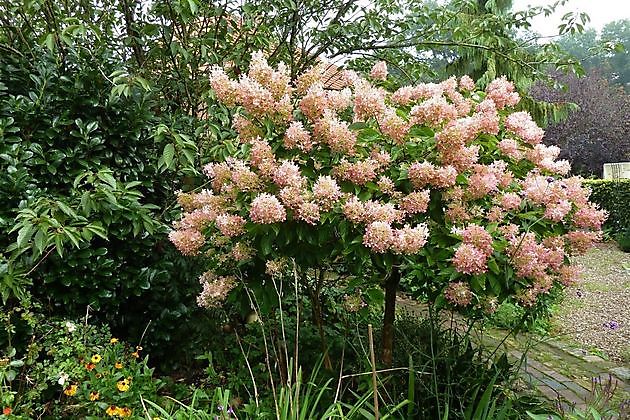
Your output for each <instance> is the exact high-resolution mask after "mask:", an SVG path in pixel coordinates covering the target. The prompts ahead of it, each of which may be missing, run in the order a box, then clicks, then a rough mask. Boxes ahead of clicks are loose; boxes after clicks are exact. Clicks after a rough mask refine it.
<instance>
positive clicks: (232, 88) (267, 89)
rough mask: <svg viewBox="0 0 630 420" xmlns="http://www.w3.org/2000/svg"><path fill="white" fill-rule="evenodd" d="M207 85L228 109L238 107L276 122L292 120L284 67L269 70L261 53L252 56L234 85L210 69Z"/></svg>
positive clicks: (216, 68)
mask: <svg viewBox="0 0 630 420" xmlns="http://www.w3.org/2000/svg"><path fill="white" fill-rule="evenodd" d="M210 85H211V86H212V89H213V90H214V91H215V93H216V95H217V98H218V99H219V100H221V101H222V102H223V103H225V104H226V105H228V106H234V105H241V106H243V108H244V109H245V110H246V111H247V113H248V114H249V115H251V116H253V117H256V118H264V117H271V118H272V119H273V120H274V121H277V122H279V123H283V122H287V121H290V120H291V119H292V114H293V106H292V104H291V100H290V95H291V94H292V91H293V89H292V88H291V86H290V76H289V73H288V70H287V68H286V66H278V69H277V70H274V69H272V68H271V67H270V66H269V65H268V64H267V60H266V59H265V58H264V56H263V54H262V53H254V54H253V55H252V63H251V66H250V70H249V72H248V74H247V75H243V76H241V78H240V80H239V81H238V82H234V81H232V80H230V78H229V77H228V76H227V75H226V74H225V71H224V70H223V69H221V68H219V67H214V68H213V69H212V70H211V72H210Z"/></svg>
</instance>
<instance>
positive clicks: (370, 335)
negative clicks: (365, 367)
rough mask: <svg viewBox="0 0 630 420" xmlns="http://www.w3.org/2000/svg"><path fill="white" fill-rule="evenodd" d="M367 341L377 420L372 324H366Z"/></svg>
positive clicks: (375, 417)
mask: <svg viewBox="0 0 630 420" xmlns="http://www.w3.org/2000/svg"><path fill="white" fill-rule="evenodd" d="M368 340H369V341H370V362H371V364H372V390H373V392H374V419H375V420H378V418H379V412H378V392H377V388H376V358H375V357H374V338H373V336H372V324H368Z"/></svg>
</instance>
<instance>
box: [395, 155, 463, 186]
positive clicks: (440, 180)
mask: <svg viewBox="0 0 630 420" xmlns="http://www.w3.org/2000/svg"><path fill="white" fill-rule="evenodd" d="M407 173H408V176H409V180H410V181H411V184H412V185H413V187H414V188H423V187H425V186H427V185H432V186H434V187H436V188H448V187H452V186H453V185H455V181H456V178H457V169H455V168H454V167H453V166H439V167H436V166H435V165H434V164H432V163H431V162H427V161H424V162H421V163H420V162H415V163H413V164H412V165H411V166H409V169H408V171H407Z"/></svg>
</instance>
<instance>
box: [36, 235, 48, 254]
mask: <svg viewBox="0 0 630 420" xmlns="http://www.w3.org/2000/svg"><path fill="white" fill-rule="evenodd" d="M47 239H48V238H47V237H46V231H44V230H43V229H38V230H37V233H36V234H35V239H34V242H35V249H36V250H37V253H38V254H39V255H41V254H42V253H43V252H44V249H45V248H46V244H47V242H48V240H47Z"/></svg>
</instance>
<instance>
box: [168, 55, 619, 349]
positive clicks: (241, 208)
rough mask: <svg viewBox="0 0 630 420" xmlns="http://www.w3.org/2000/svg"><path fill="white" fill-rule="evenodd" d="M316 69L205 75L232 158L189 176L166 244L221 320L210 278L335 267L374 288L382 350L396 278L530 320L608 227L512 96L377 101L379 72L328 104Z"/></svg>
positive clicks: (455, 301) (467, 83)
mask: <svg viewBox="0 0 630 420" xmlns="http://www.w3.org/2000/svg"><path fill="white" fill-rule="evenodd" d="M324 70H325V67H324V66H322V65H319V66H315V67H314V68H312V69H310V70H309V71H307V72H306V73H305V74H303V75H301V76H299V77H298V78H297V80H294V81H291V80H290V77H289V74H288V72H287V69H286V68H285V67H284V66H282V65H281V66H279V67H278V68H277V69H274V68H271V67H270V66H269V65H268V64H267V62H266V60H265V59H264V57H263V55H262V54H261V53H258V54H255V55H254V57H253V60H252V64H251V67H250V69H249V72H248V73H247V74H245V75H241V76H240V78H239V79H238V80H234V79H232V78H230V77H229V76H228V75H227V74H226V73H225V72H224V70H222V69H221V68H214V69H213V70H212V72H211V80H210V82H211V85H212V88H213V90H214V94H215V95H216V98H217V99H218V100H219V101H220V102H222V103H223V104H224V105H226V106H228V107H230V108H232V109H233V110H234V112H235V113H236V117H235V118H234V128H235V130H236V133H237V138H238V140H239V141H240V144H241V146H240V147H239V148H238V150H237V151H236V153H233V155H232V156H231V157H229V158H227V159H225V161H221V162H213V163H209V164H208V165H206V166H205V167H204V168H203V172H204V174H205V175H206V176H207V177H208V178H209V184H210V186H211V188H209V189H204V190H201V191H197V192H187V193H181V194H180V196H179V201H180V204H181V205H182V208H183V209H184V214H183V216H182V219H181V221H179V222H177V223H176V224H175V229H174V230H173V232H172V233H171V235H170V239H171V241H172V242H173V243H174V244H175V246H176V247H177V248H179V249H180V251H181V252H182V253H184V254H186V255H201V256H203V257H204V258H205V259H206V260H207V261H208V266H209V269H210V271H211V272H212V273H213V274H212V275H208V274H205V275H204V281H203V283H204V294H205V295H207V294H208V292H207V290H216V291H225V294H224V295H221V296H219V293H218V292H217V293H214V294H213V295H212V298H211V299H208V298H206V297H205V295H204V296H203V297H201V298H200V299H199V302H200V304H202V305H207V306H216V305H220V304H221V303H222V302H223V301H224V299H225V297H226V296H227V294H228V292H229V291H230V290H233V289H238V288H240V287H242V284H243V283H241V285H237V284H236V283H235V282H233V283H230V285H231V287H224V285H223V284H221V285H217V286H216V287H212V285H210V284H209V283H208V281H209V280H208V279H211V278H216V279H217V280H216V281H222V282H225V280H224V279H225V276H233V275H235V273H237V272H238V273H242V274H243V275H242V276H240V281H241V282H244V283H248V284H253V283H261V282H262V281H263V278H264V277H265V274H264V270H265V263H266V262H267V261H271V260H277V259H281V258H289V259H294V260H295V262H296V263H297V265H298V267H299V268H301V269H306V268H308V267H320V268H321V267H332V266H334V267H336V270H337V271H338V272H346V273H353V274H355V275H356V274H360V276H361V277H362V278H365V279H366V281H375V280H376V281H378V280H380V281H381V282H383V283H384V285H385V291H386V298H385V302H386V309H385V321H384V327H383V340H384V342H385V343H384V346H385V347H387V341H388V340H390V338H388V334H391V332H388V325H389V324H391V323H392V321H393V304H394V302H395V292H396V288H397V286H398V283H399V282H400V279H401V277H407V278H408V279H409V280H410V281H412V282H413V281H415V282H416V283H417V285H418V289H419V290H422V291H423V293H425V294H426V296H428V297H429V299H430V300H431V301H433V302H434V303H435V304H437V305H438V306H451V307H455V308H457V309H459V310H462V311H472V312H475V311H478V312H482V311H488V310H490V311H491V310H492V308H496V306H497V304H498V303H500V302H502V301H504V300H512V301H518V302H520V303H521V304H522V305H524V306H533V305H536V304H537V303H538V302H539V301H540V300H541V297H542V296H544V295H545V294H547V293H548V292H549V291H550V290H551V289H552V288H553V287H555V286H559V285H562V284H568V283H569V282H570V281H571V280H572V279H571V278H568V277H570V276H572V275H574V274H575V273H576V270H574V269H573V268H572V266H571V262H570V256H571V255H573V254H575V253H581V252H584V251H585V250H586V249H588V247H589V246H590V245H591V244H592V243H593V241H596V240H598V239H599V238H600V235H601V226H602V223H603V222H604V220H605V218H606V214H605V212H604V211H602V210H600V209H599V208H598V207H597V206H596V205H594V204H592V203H590V202H589V190H588V189H586V188H583V187H582V179H581V178H579V177H570V178H565V176H566V174H567V173H568V172H569V169H570V168H569V164H568V162H566V161H562V160H560V161H558V160H556V158H557V157H558V154H559V149H558V148H557V147H554V146H545V145H543V144H542V143H541V140H542V138H543V135H544V132H543V130H542V129H541V128H539V127H538V126H537V125H536V123H535V122H534V121H533V120H532V118H531V116H530V115H529V114H528V113H527V112H526V111H514V107H515V106H516V105H517V104H518V103H519V99H520V98H519V94H518V93H517V92H516V91H515V89H514V85H513V84H512V83H511V82H510V81H508V80H506V79H505V78H504V77H502V78H498V79H496V80H494V81H492V82H491V83H490V84H489V85H488V86H487V87H486V88H485V90H481V89H478V88H477V87H476V86H475V83H474V81H473V80H472V79H471V78H469V77H467V76H464V77H462V78H460V79H459V80H458V79H456V78H455V77H451V78H449V79H447V80H445V81H443V82H440V83H423V84H419V85H416V86H405V87H402V88H400V89H398V90H396V91H394V92H390V91H388V90H387V89H386V88H385V86H387V85H388V84H387V80H386V66H385V65H384V63H378V64H377V66H376V67H375V68H374V70H373V71H372V72H371V76H370V77H371V79H365V78H362V77H361V76H360V75H358V74H357V73H355V72H353V71H344V72H343V77H342V80H343V85H344V86H343V87H342V88H341V89H340V90H331V89H327V88H326V87H325V80H324V74H325V72H324ZM392 296H394V297H393V298H392ZM488 302H492V304H488ZM488 308H490V309H488ZM385 353H386V352H384V354H385ZM385 359H387V355H385ZM390 360H391V359H390Z"/></svg>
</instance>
